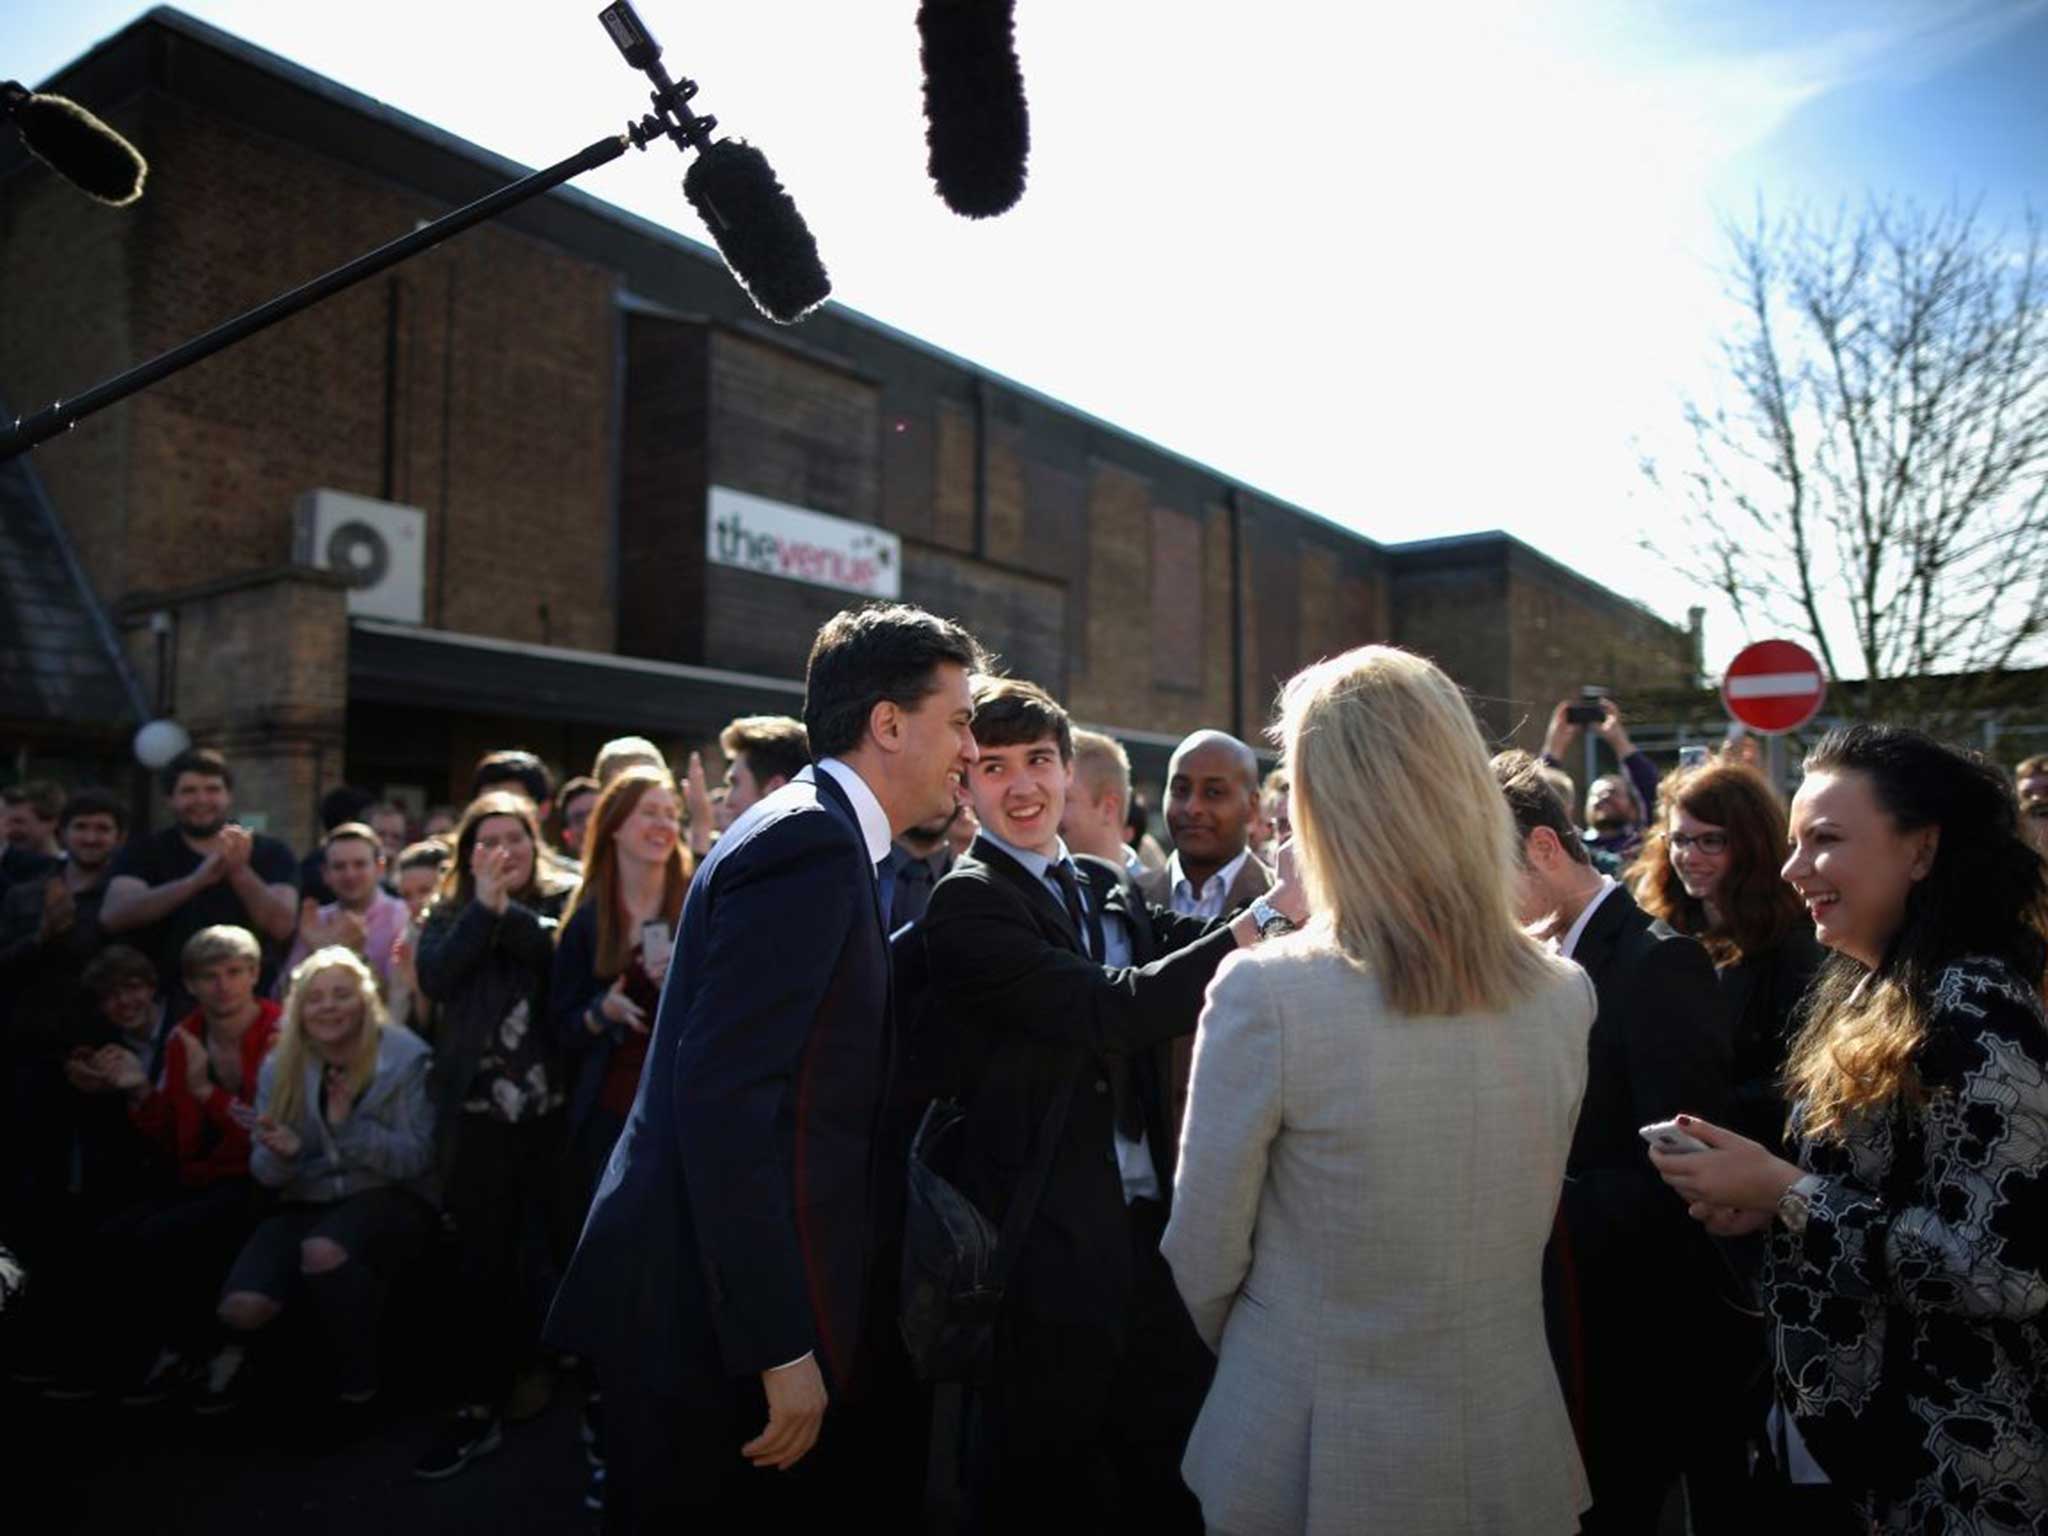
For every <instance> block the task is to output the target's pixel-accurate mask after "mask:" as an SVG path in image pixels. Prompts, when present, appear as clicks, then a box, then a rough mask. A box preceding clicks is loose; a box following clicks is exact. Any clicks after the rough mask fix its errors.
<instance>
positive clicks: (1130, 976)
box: [919, 838, 1236, 1336]
mask: <svg viewBox="0 0 2048 1536" xmlns="http://www.w3.org/2000/svg"><path fill="white" fill-rule="evenodd" d="M1077 863H1079V864H1080V866H1081V867H1083V868H1084V870H1085V872H1086V874H1087V877H1088V880H1089V885H1090V889H1091V891H1092V892H1093V893H1094V896H1095V899H1097V900H1100V901H1102V902H1103V903H1104V904H1105V908H1108V907H1112V906H1122V907H1124V909H1125V910H1126V911H1127V912H1129V913H1130V914H1131V915H1132V918H1133V921H1132V922H1131V924H1130V931H1131V934H1132V942H1133V946H1134V954H1133V959H1134V960H1136V961H1139V962H1140V963H1137V964H1134V965H1132V966H1129V967H1126V968H1123V969H1111V968H1109V967H1106V966H1103V965H1100V964H1098V963H1096V962H1095V961H1092V960H1090V959H1088V958H1087V954H1086V952H1085V950H1084V948H1083V945H1082V941H1081V938H1080V936H1079V935H1078V934H1076V933H1075V931H1074V927H1073V923H1072V922H1071V920H1070V919H1069V918H1068V916H1067V913H1066V911H1065V909H1064V908H1063V907H1062V906H1061V905H1060V903H1059V901H1058V899H1057V898H1056V897H1055V896H1054V895H1053V893H1052V891H1051V889H1050V888H1049V887H1048V886H1046V885H1045V884H1044V882H1042V881H1040V880H1037V879H1034V878H1033V877H1032V876H1031V875H1030V874H1029V873H1028V872H1027V871H1026V870H1025V869H1024V868H1023V866H1022V865H1020V864H1018V863H1017V862H1016V860H1014V859H1012V858H1011V857H1010V856H1009V855H1008V854H1006V853H1004V852H1002V851H1001V850H1000V849H998V848H996V847H994V846H992V845H991V844H990V843H989V842H988V840H987V839H986V838H983V839H981V840H979V841H977V842H976V843H975V845H974V846H973V848H971V849H970V850H969V851H968V853H967V854H966V855H965V856H964V857H963V858H962V859H961V860H960V861H959V863H957V864H956V865H955V866H954V868H953V872H952V873H951V874H950V875H948V876H947V877H946V878H945V879H944V880H942V881H940V882H939V884H938V887H937V888H936V889H935V890H934V891H933V892H932V900H931V906H930V908H929V909H928V910H927V911H926V913H925V917H924V921H923V922H922V923H921V924H920V925H919V931H920V932H921V933H922V934H923V938H924V944H925V951H926V957H927V961H928V964H929V967H930V975H931V985H932V989H933V1007H934V1010H935V1013H936V1014H937V1016H938V1019H939V1020H940V1021H941V1022H939V1023H937V1024H935V1025H934V1024H928V1025H927V1028H933V1027H936V1028H940V1029H943V1030H945V1031H946V1032H947V1033H948V1034H949V1035H950V1036H951V1037H952V1039H953V1041H954V1044H955V1045H956V1047H957V1050H956V1054H955V1059H956V1061H957V1063H958V1076H957V1082H958V1086H959V1088H960V1090H961V1094H962V1097H963V1099H964V1100H965V1102H966V1104H967V1108H968V1116H967V1122H966V1125H965V1126H964V1127H963V1135H962V1141H961V1147H960V1162H959V1165H958V1169H957V1172H958V1183H959V1185H960V1187H961V1189H962V1191H963V1192H964V1193H965V1194H966V1195H967V1196H968V1197H969V1198H970V1199H972V1200H973V1201H974V1202H975V1203H976V1204H977V1205H978V1206H979V1207H980V1208H981V1209H982V1210H983V1211H984V1212H986V1213H987V1214H988V1216H989V1218H990V1219H991V1220H993V1221H996V1222H998V1223H1000V1222H1001V1221H1002V1219H1003V1215H1004V1213H1005V1212H1006V1211H1007V1210H1008V1208H1009V1203H1010V1199H1011V1196H1012V1194H1013V1193H1014V1191H1015V1189H1016V1185H1017V1181H1018V1179H1019V1177H1020V1176H1021V1174H1022V1173H1023V1171H1024V1170H1025V1168H1026V1167H1027V1166H1028V1165H1029V1164H1030V1162H1031V1159H1032V1155H1033V1153H1034V1152H1035V1151H1036V1149H1037V1146H1038V1141H1039V1137H1040V1135H1041V1132H1042V1128H1043V1125H1044V1122H1045V1118H1046V1112H1047V1110H1048V1109H1049V1108H1050V1107H1051V1105H1052V1103H1053V1102H1054V1098H1055V1096H1056V1095H1057V1093H1058V1092H1059V1089H1060V1087H1061V1085H1062V1084H1063V1083H1066V1082H1070V1081H1071V1082H1073V1083H1074V1084H1075V1089H1074V1093H1073V1097H1072V1100H1071V1103H1070V1107H1069V1110H1068V1114H1067V1121H1066V1126H1065V1130H1064V1134H1063V1135H1062V1137H1061V1141H1060V1146H1059V1150H1058V1152H1057V1153H1056V1154H1055V1155H1054V1158H1053V1162H1052V1168H1051V1172H1050V1173H1049V1175H1048V1176H1047V1179H1046V1186H1045V1192H1044V1194H1043V1196H1042V1197H1041V1199H1040V1202H1039V1207H1038V1213H1037V1216H1036V1218H1035V1219H1034V1221H1033V1223H1032V1227H1031V1231H1030V1233H1029V1235H1028V1236H1027V1237H1026V1239H1025V1241H1024V1244H1023V1247H1022V1248H1021V1249H1020V1250H1019V1252H1018V1255H1017V1258H1016V1261H1015V1262H1016V1268H1015V1270H1014V1271H1013V1273H1012V1276H1011V1281H1010V1290H1009V1305H1010V1306H1011V1308H1012V1309H1013V1319H1014V1320H1020V1321H1025V1322H1028V1320H1029V1319H1030V1318H1032V1317H1047V1318H1056V1319H1057V1320H1058V1321H1059V1322H1060V1323H1061V1324H1062V1325H1064V1326H1067V1327H1080V1328H1100V1329H1102V1330H1103V1331H1104V1332H1105V1334H1107V1335H1111V1336H1114V1335H1115V1334H1117V1333H1119V1332H1120V1331H1121V1329H1122V1327H1123V1323H1124V1318H1125V1315H1126V1311H1127V1307H1128V1303H1129V1298H1130V1291H1131V1264H1130V1220H1129V1216H1128V1213H1127V1211H1126V1209H1125V1205H1124V1198H1123V1178H1122V1175H1121V1173H1120V1171H1119V1169H1118V1166H1117V1160H1116V1151H1115V1141H1114V1120H1115V1111H1114V1105H1113V1102H1112V1094H1111V1090H1110V1078H1111V1060H1112V1058H1113V1057H1122V1058H1124V1059H1125V1061H1127V1062H1128V1063H1129V1064H1130V1066H1131V1070H1132V1081H1133V1085H1134V1087H1135V1088H1136V1089H1137V1091H1138V1093H1139V1097H1140V1103H1141V1107H1142V1109H1143V1113H1144V1116H1145V1122H1146V1127H1147V1135H1148V1140H1149V1142H1150V1145H1151V1148H1152V1152H1153V1157H1154V1165H1155V1168H1156V1170H1157V1171H1158V1174H1159V1179H1160V1188H1161V1192H1162V1193H1165V1192H1167V1191H1170V1189H1171V1188H1172V1166H1171V1162H1170V1152H1169V1150H1168V1143H1167V1130H1166V1112H1165V1105H1164V1102H1163V1095H1162V1093H1161V1080H1160V1074H1159V1071H1158V1063H1159V1059H1160V1055H1161V1051H1162V1048H1163V1047H1165V1046H1166V1045H1167V1044H1168V1042H1170V1041H1171V1040H1172V1039H1173V1038H1174V1037H1176V1036H1179V1035H1186V1034H1189V1033H1192V1032H1193V1030H1194V1028H1195V1024H1196V1022H1197V1020H1198V1019H1199V1018H1200V1015H1201V1009H1202V998H1203V995H1204V993H1205V992H1206V990H1207V988H1208V985H1209V980H1210V978H1211V977H1212V976H1214V975H1215V973H1216V968H1217V967H1218V966H1219V965H1221V964H1222V963H1223V960H1224V957H1225V956H1227V955H1228V954H1230V952H1231V951H1232V949H1233V948H1235V946H1236V940H1235V939H1234V938H1233V936H1232V935H1231V933H1230V930H1229V928H1228V927H1227V926H1215V925H1211V924H1209V923H1207V922H1205V921H1203V920H1201V919H1199V918H1188V917H1179V916H1176V915H1174V914H1173V913H1171V912H1168V911H1166V910H1164V909H1163V908H1149V907H1146V906H1145V904H1144V903H1142V902H1135V903H1134V902H1133V899H1132V897H1131V896H1130V894H1129V891H1128V888H1127V887H1126V886H1125V885H1124V884H1123V882H1122V881H1121V880H1120V879H1119V878H1118V875H1117V872H1116V871H1114V870H1113V869H1110V868H1108V867H1107V866H1104V865H1102V864H1100V863H1099V862H1098V861H1095V860H1085V861H1077ZM1139 946H1142V947H1139Z"/></svg>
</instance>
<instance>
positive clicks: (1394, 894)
mask: <svg viewBox="0 0 2048 1536" xmlns="http://www.w3.org/2000/svg"><path fill="white" fill-rule="evenodd" d="M1275 735H1276V736H1277V737H1278V738H1279V740H1280V742H1281V745H1282V748H1283V750H1284V752H1285V755H1286V756H1285V767H1286V770H1287V775H1288V778H1289V781H1290V782H1291V784H1292V785H1293V804H1292V812H1293V818H1292V819H1293V822H1294V836H1295V843H1296V847H1297V849H1298V853H1299V859H1300V864H1301V876H1302V882H1303V884H1304V886H1305V887H1306V888H1307V891H1308V897H1309V903H1310V906H1311V907H1312V908H1313V909H1314V911H1315V913H1316V919H1315V922H1316V926H1317V927H1319V928H1321V929H1324V930H1325V931H1327V932H1328V933H1329V934H1330V936H1331V937H1332V938H1333V939H1334V940H1335V942H1336V945H1337V948H1338V949H1339V950H1340V951H1341V952H1342V953H1343V954H1344V955H1345V956H1346V957H1348V958H1349V959H1350V960H1351V961H1352V962H1353V963H1354V964H1356V965H1358V966H1360V967H1362V968H1363V969H1365V970H1368V971H1370V972H1371V973H1372V974H1373V975H1374V976H1376V977H1377V978H1378V980H1379V983H1380V988H1381V990H1382V992H1383V993H1384V994H1385V996H1386V999H1387V1002H1388V1003H1389V1005H1391V1006H1392V1007H1393V1008H1394V1009H1395V1010H1396V1011H1397V1012H1400V1013H1404V1014H1410V1015H1417V1016H1432V1015H1434V1016H1443V1015H1450V1014H1458V1013H1471V1012H1498V1011H1500V1010H1503V1009H1505V1008H1507V1007H1509V1006H1511V1005H1512V1004H1514V1003H1515V1002H1516V1001H1518V1000H1519V999H1521V998H1523V997H1526V996H1527V995H1528V994H1529V993H1530V992H1531V991H1533V990H1534V989H1535V988H1536V987H1537V986H1538V985H1539V984H1540V983H1541V982H1542V981H1544V980H1545V979H1546V978H1547V977H1548V976H1549V974H1550V971H1551V964H1550V961H1549V960H1548V958H1547V956H1546V955H1545V953H1544V951H1543V949H1542V948H1541V946H1540V945H1538V944H1537V942H1536V941H1535V940H1534V939H1532V938H1530V937H1529V936H1528V935H1527V934H1525V933H1524V932H1523V931H1522V930H1521V928H1520V927H1519V926H1517V924H1516V922H1515V918H1514V903H1513V895H1512V886H1513V880H1514V870H1515V861H1516V854H1515V832H1514V823H1513V820H1512V818H1511V817H1510V816H1509V813H1508V807H1507V803H1506V801H1504V800H1503V799H1502V798H1501V794H1500V790H1499V788H1498V787H1497V786H1496V785H1495V783H1494V780H1493V774H1492V771H1491V770H1490V769H1489V768H1488V766H1487V757H1486V744H1485V742H1484V741H1482V740H1481V738H1480V735H1479V726H1478V724H1477V722H1476V721H1474V720H1473V718H1472V710H1471V707H1470V706H1469V705H1468V704H1467V703H1466V702H1465V697H1464V695H1463V694H1462V693H1460V692H1459V691H1458V686H1457V684H1455V683H1453V682H1452V681H1451V680H1450V678H1448V677H1446V676H1445V675H1444V673H1443V672H1442V671H1441V670H1439V669H1438V668H1437V667H1436V666H1435V665H1434V664H1433V663H1431V662H1429V661H1427V660H1425V659H1424V658H1422V657H1420V656H1416V655H1412V654H1410V653H1409V652H1407V651H1402V650H1396V649H1394V648H1393V647H1391V646H1383V645H1368V646H1362V647H1360V648H1359V649H1357V650H1355V651H1347V652H1346V653H1345V654H1343V655H1342V656H1338V657H1335V658H1334V659H1332V660H1329V661H1323V662H1318V663H1317V664H1316V665H1315V666H1312V667H1310V668H1308V669H1307V670H1305V671H1303V672H1300V673H1297V674H1296V675H1295V677H1294V678H1293V680H1292V681H1290V682H1289V683H1288V684H1287V687H1286V689H1285V690H1284V691H1283V693H1282V695H1281V700H1280V724H1279V726H1278V727H1277V728H1276V731H1275Z"/></svg>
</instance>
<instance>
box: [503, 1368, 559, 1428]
mask: <svg viewBox="0 0 2048 1536" xmlns="http://www.w3.org/2000/svg"><path fill="white" fill-rule="evenodd" d="M554 1399H555V1373H554V1371H553V1370H552V1369H550V1368H549V1367H547V1366H545V1365H537V1366H535V1367H534V1368H533V1369H532V1370H530V1371H524V1372H521V1373H520V1375H519V1376H518V1378H517V1379H516V1380H514V1381H513V1383H512V1395H511V1396H510V1397H508V1398H507V1399H506V1400H505V1422H506V1423H507V1424H527V1423H531V1422H532V1421H533V1420H535V1419H537V1418H539V1417H540V1416H541V1415H542V1414H544V1413H546V1412H547V1411H548V1404H549V1403H551V1402H553V1401H554Z"/></svg>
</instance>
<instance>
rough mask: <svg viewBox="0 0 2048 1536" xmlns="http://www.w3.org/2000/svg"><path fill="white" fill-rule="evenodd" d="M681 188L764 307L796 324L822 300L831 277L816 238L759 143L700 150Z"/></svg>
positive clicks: (724, 142) (727, 142)
mask: <svg viewBox="0 0 2048 1536" xmlns="http://www.w3.org/2000/svg"><path fill="white" fill-rule="evenodd" d="M683 195H684V196H685V197H687V198H689V200H690V206H691V207H693V208H695V209H696V210H697V213H698V215H699V217H701V218H702V219H703V220H704V223H705V225H706V227H708V228H709V229H710V231H711V238H712V239H713V240H715V241H717V242H718V253H719V254H720V255H721V256H723V257H724V258H725V264H726V265H727V266H728V267H730V268H731V269H732V275H733V276H734V277H736V278H738V279H739V281H740V286H741V287H742V288H744V289H746V290H747V296H748V297H749V298H751V299H752V300H753V301H754V303H755V304H756V305H757V306H758V307H759V308H760V310H761V313H763V314H764V315H766V316H767V317H768V318H769V319H771V320H774V321H778V322H780V323H781V324H783V325H793V324H795V323H796V322H797V321H799V320H801V319H802V318H803V317H804V316H805V315H807V314H809V313H810V312H811V311H812V310H814V309H816V308H817V307H818V306H819V305H820V304H822V303H824V302H825V299H826V296H827V295H829V294H830V293H831V292H832V280H831V279H830V278H828V277H827V276H826V275H825V264H824V263H823V262H822V261H820V260H819V259H818V242H817V241H816V240H814V239H812V238H811V231H810V227H809V226H808V225H806V224H805V223H804V216H803V215H802V214H801V213H798V212H797V208H796V203H795V202H794V201H793V200H792V199H791V198H790V195H789V194H788V193H787V192H785V191H784V190H783V189H782V183H781V182H780V181H778V180H777V179H776V176H775V171H774V169H773V168H772V167H771V166H770V165H769V164H768V157H767V156H766V155H763V154H762V153H761V151H759V150H758V149H756V148H754V146H753V145H751V144H749V143H747V142H746V141H745V140H743V139H720V140H719V141H718V142H717V143H716V144H712V145H710V146H708V147H707V148H705V149H703V150H700V151H699V152H698V155H697V158H696V159H695V160H694V161H693V162H691V165H690V169H689V170H688V171H687V172H686V173H684V176H683Z"/></svg>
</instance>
